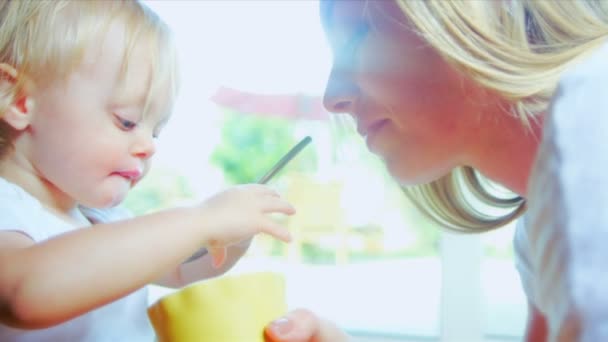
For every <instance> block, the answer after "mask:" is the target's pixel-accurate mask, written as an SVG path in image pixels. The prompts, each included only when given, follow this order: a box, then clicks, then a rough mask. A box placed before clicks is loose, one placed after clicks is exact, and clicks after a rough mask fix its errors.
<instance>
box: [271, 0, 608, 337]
mask: <svg viewBox="0 0 608 342" xmlns="http://www.w3.org/2000/svg"><path fill="white" fill-rule="evenodd" d="M321 16H322V22H323V25H324V28H325V31H326V34H327V37H328V40H329V42H330V45H331V46H332V49H333V52H334V64H333V69H332V72H331V75H330V78H329V81H328V84H327V89H326V93H325V106H326V108H327V109H328V110H329V111H330V112H334V113H345V112H346V113H350V114H351V115H352V116H353V117H354V118H355V120H356V122H357V130H358V132H359V133H360V134H361V135H363V136H364V137H365V139H366V141H367V146H368V147H369V149H370V150H371V151H372V152H374V153H375V154H377V155H379V156H380V157H381V158H382V159H383V160H384V162H385V164H386V165H387V168H388V170H389V171H390V173H391V174H392V175H393V176H394V177H395V178H396V179H397V180H398V181H400V183H401V184H402V185H404V186H405V191H406V193H407V194H408V196H410V197H411V198H412V199H413V200H414V203H416V204H417V205H418V207H419V208H420V209H422V210H423V211H424V212H425V213H427V214H428V215H429V216H430V217H431V218H433V219H435V220H436V221H438V222H439V223H440V224H442V225H444V226H446V227H449V228H451V229H455V230H459V231H465V232H483V231H487V230H490V229H495V228H498V227H501V226H503V225H505V224H506V223H508V222H510V221H512V220H513V219H515V218H517V217H519V216H520V215H521V214H522V213H523V212H524V211H526V209H529V210H528V213H527V214H526V216H525V220H523V221H520V224H519V225H518V227H517V233H516V236H515V240H514V241H515V250H516V261H517V266H518V270H519V271H520V274H521V278H522V283H523V284H524V288H525V290H526V294H527V296H528V298H529V302H530V316H529V324H528V329H527V332H526V339H527V340H528V341H544V340H547V339H550V340H561V341H572V340H575V339H585V340H590V341H591V340H594V341H598V340H604V339H602V338H601V337H602V336H604V335H603V334H606V333H604V332H602V329H601V327H600V325H597V324H596V325H595V326H593V325H589V324H587V323H585V322H590V320H586V319H587V318H589V317H592V316H593V315H595V316H594V317H600V316H599V315H601V314H603V312H601V311H602V310H603V309H602V307H608V305H596V306H597V307H596V308H595V309H594V310H595V311H593V310H591V311H589V310H587V307H590V306H583V305H581V304H582V301H583V300H588V297H584V296H583V297H581V296H580V295H577V294H576V293H589V292H585V291H586V290H593V289H594V288H590V287H589V286H591V285H589V283H584V282H583V281H580V280H581V279H583V278H581V277H573V275H574V274H578V273H576V272H578V270H581V269H582V268H585V267H587V266H586V265H597V264H598V263H581V262H575V261H576V260H579V259H580V260H583V259H581V258H578V259H577V258H575V257H576V256H578V255H580V253H579V251H580V250H583V249H584V248H583V249H581V248H579V249H573V246H574V245H575V244H574V243H573V242H572V241H574V240H575V239H570V240H568V239H566V237H569V238H570V237H572V236H573V234H571V233H572V232H573V230H572V228H571V226H569V225H567V224H564V222H571V221H568V220H565V219H564V215H565V214H564V213H566V212H568V210H571V205H575V204H576V201H575V200H574V199H573V198H574V197H568V195H569V194H573V193H574V192H576V191H578V190H580V189H581V187H577V186H576V182H570V183H567V182H565V180H567V179H566V178H567V177H570V176H566V174H570V173H568V172H564V170H566V169H567V168H568V165H579V164H577V163H578V162H587V161H588V160H587V159H584V158H583V157H584V156H586V155H588V154H587V153H582V154H581V153H578V152H577V151H576V150H572V149H570V150H569V149H567V148H564V146H569V145H570V146H574V147H579V146H581V145H578V144H577V141H576V140H575V139H574V140H573V138H572V134H568V132H571V133H572V131H574V130H575V128H573V127H577V128H576V129H584V130H585V131H586V132H588V133H589V136H590V137H596V138H597V137H598V135H597V134H596V133H601V127H604V126H597V125H594V122H596V121H597V119H601V120H604V119H603V117H604V116H605V115H596V117H594V116H593V115H591V117H590V118H589V120H582V121H581V124H580V125H578V126H576V125H566V126H564V124H565V123H568V122H569V121H568V118H573V117H575V118H576V117H578V116H579V114H580V115H586V114H587V113H574V112H573V111H576V110H579V108H581V104H589V103H593V101H598V102H601V101H604V100H603V97H606V96H603V97H602V96H601V94H599V92H598V91H595V92H590V91H587V90H589V89H596V90H597V89H600V88H601V86H602V85H603V83H604V82H603V81H602V77H600V76H604V78H603V80H605V79H607V78H606V77H608V72H606V70H604V69H606V68H607V67H605V64H607V63H608V51H606V49H601V47H602V45H603V42H604V41H605V39H606V38H607V37H608V4H607V3H606V2H602V1H593V0H588V1H585V0H579V1H526V0H513V1H446V0H426V1H419V0H394V1H333V0H329V1H322V2H321ZM598 54H599V57H598V56H597V55H598ZM589 56H592V57H589ZM589 60H595V62H589ZM604 60H605V61H606V62H602V61H604ZM589 63H591V64H593V65H594V67H593V68H588V67H581V65H582V66H586V65H589ZM566 70H567V72H566V74H565V76H563V75H564V71H566ZM602 72H603V74H602ZM560 79H561V82H560ZM589 80H591V81H589ZM558 84H559V86H560V89H561V91H560V92H559V94H560V96H554V95H555V94H556V89H557V88H558ZM550 103H552V106H551V107H550V106H549V104H550ZM550 108H552V109H550ZM603 108H608V104H606V105H605V106H601V105H600V106H592V107H590V109H591V110H590V112H591V113H592V114H594V115H595V114H598V113H597V111H598V110H599V111H601V110H604V111H605V109H603ZM558 113H559V114H560V115H556V114H558ZM587 116H589V115H587ZM587 116H586V117H587ZM594 120H596V121H594ZM606 127H607V129H608V126H606ZM562 128H565V129H564V130H562ZM558 131H559V132H560V133H559V134H558V133H557V132H558ZM579 133H580V131H579ZM566 138H568V139H570V143H569V144H568V141H566V144H563V143H564V139H566ZM572 143H574V144H572ZM603 145H604V144H590V145H589V146H593V147H594V148H596V150H597V151H596V150H594V151H596V152H597V153H600V154H603V153H604V152H608V151H605V150H602V148H604V147H603ZM596 146H598V147H596ZM606 155H608V153H606ZM595 157H596V159H597V155H596V156H595ZM560 158H561V159H560ZM576 158H583V159H580V160H578V161H576V162H573V161H574V160H575V159H576ZM566 162H568V163H570V164H567V163H566ZM580 165H584V164H580ZM607 166H608V164H607ZM579 169H580V170H579V171H580V172H579V173H578V176H579V177H586V178H583V179H593V180H594V181H595V180H597V181H598V182H601V181H603V182H605V181H604V180H603V176H602V175H599V173H598V174H590V173H589V172H587V173H585V170H586V169H585V168H584V167H580V168H579ZM593 177H596V178H597V179H596V178H593ZM493 184H499V185H501V186H503V187H505V188H507V189H508V190H510V191H511V192H512V194H513V195H511V196H509V195H504V192H503V194H502V195H501V194H500V192H496V191H492V189H493V188H496V187H495V186H494V187H493V186H492V185H493ZM564 184H566V185H567V184H571V185H572V184H573V185H574V186H570V187H568V186H566V185H564ZM601 184H604V183H601ZM566 188H567V189H566ZM572 189H574V190H576V191H574V190H573V191H570V190H572ZM566 190H568V191H566ZM589 190H591V191H592V192H595V193H598V195H597V196H594V198H597V199H598V201H596V202H594V203H595V205H596V206H599V208H601V205H602V204H603V203H605V204H607V205H608V200H607V199H605V198H604V196H603V195H602V192H601V191H597V189H595V190H594V189H592V188H589ZM600 190H602V189H601V188H600ZM606 190H608V189H606ZM579 192H580V191H579ZM482 204H483V205H482ZM482 207H483V208H488V207H490V208H492V209H494V210H485V212H484V210H482V209H480V208H482ZM571 216H572V217H574V216H576V215H571ZM600 221H601V220H600V219H599V218H597V220H596V221H595V223H596V224H595V225H593V224H592V226H594V227H595V226H597V227H600V228H602V229H603V227H604V226H602V224H601V223H602V222H603V221H601V222H600ZM606 221H607V222H606V223H607V225H606V226H608V219H606ZM523 223H525V225H524V224H523ZM600 228H598V229H600ZM602 233H605V232H603V231H602ZM581 239H582V240H580V241H579V240H577V242H576V243H579V245H580V243H582V244H583V245H585V244H586V245H590V244H593V243H594V242H593V241H592V240H590V238H589V235H588V234H587V235H581ZM585 239H586V240H585ZM577 253H578V254H577ZM566 256H569V257H570V258H567V257H566ZM575 259H576V260H575ZM581 265H583V266H581ZM581 267H582V268H581ZM539 270H542V272H539ZM396 271H398V270H396ZM585 271H590V272H591V271H592V272H596V273H594V274H596V275H597V274H599V275H604V273H606V272H604V271H603V269H602V268H601V267H596V268H592V267H591V266H589V267H587V269H585ZM602 272H603V273H602ZM585 286H587V287H585ZM573 289H577V291H578V290H581V291H582V292H580V291H578V292H577V291H574V290H573ZM596 290H597V289H596ZM602 292H603V291H599V292H597V291H596V292H594V294H596V296H595V297H594V298H595V299H597V300H598V303H600V304H605V302H602V300H604V298H603V294H602ZM267 335H268V337H269V339H270V340H273V341H291V342H295V341H307V342H311V341H315V342H330V341H331V342H338V341H345V340H347V337H346V335H345V334H344V333H342V332H341V331H340V330H339V329H338V328H337V327H336V326H335V325H333V324H332V323H331V322H328V321H325V320H322V319H319V318H318V317H317V316H315V315H314V314H313V313H311V312H309V311H306V310H297V311H294V312H292V313H290V314H288V315H287V316H286V317H284V318H281V319H279V320H277V321H275V322H274V323H273V324H271V325H270V326H269V327H268V329H267ZM604 337H606V338H608V337H607V336H604Z"/></svg>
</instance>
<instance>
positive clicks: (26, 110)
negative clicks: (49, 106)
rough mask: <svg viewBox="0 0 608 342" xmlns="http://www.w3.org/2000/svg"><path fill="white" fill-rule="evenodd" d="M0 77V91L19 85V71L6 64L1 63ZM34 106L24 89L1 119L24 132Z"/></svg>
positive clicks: (8, 105)
mask: <svg viewBox="0 0 608 342" xmlns="http://www.w3.org/2000/svg"><path fill="white" fill-rule="evenodd" d="M0 75H1V76H0V89H10V87H13V86H15V84H16V83H17V70H16V69H15V68H13V67H12V66H10V65H8V64H6V63H0ZM32 104H33V103H32V100H31V98H30V96H29V95H28V93H27V89H26V88H25V87H23V88H22V90H21V92H20V93H19V94H18V95H17V96H16V97H15V99H14V100H13V101H12V103H8V104H7V107H6V109H5V112H4V113H3V114H2V115H1V118H2V120H4V122H6V123H7V124H8V125H10V126H11V127H13V129H15V130H18V131H22V130H24V129H26V128H27V127H28V126H29V124H30V120H31V116H32V115H31V113H32V107H33V106H32Z"/></svg>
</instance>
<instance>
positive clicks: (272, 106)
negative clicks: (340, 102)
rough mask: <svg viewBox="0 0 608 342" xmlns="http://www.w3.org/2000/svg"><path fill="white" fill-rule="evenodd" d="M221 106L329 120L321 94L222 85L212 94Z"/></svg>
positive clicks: (245, 111)
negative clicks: (252, 90) (263, 91)
mask: <svg viewBox="0 0 608 342" xmlns="http://www.w3.org/2000/svg"><path fill="white" fill-rule="evenodd" d="M211 101H213V102H214V103H216V104H217V105H219V106H222V107H226V108H230V109H233V110H236V111H238V112H242V113H255V114H259V115H268V116H274V117H281V118H288V119H305V120H328V119H329V114H328V112H327V111H326V110H325V108H324V107H323V100H322V99H321V97H319V96H309V95H304V94H272V95H268V94H255V93H250V92H244V91H240V90H236V89H232V88H227V87H220V88H218V90H217V91H216V92H215V94H214V95H213V96H211Z"/></svg>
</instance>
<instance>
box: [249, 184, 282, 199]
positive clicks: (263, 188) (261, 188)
mask: <svg viewBox="0 0 608 342" xmlns="http://www.w3.org/2000/svg"><path fill="white" fill-rule="evenodd" d="M245 186H246V187H247V188H250V189H252V190H253V191H255V192H257V193H259V194H262V195H267V196H272V197H279V193H278V192H277V191H276V190H275V189H273V188H271V187H270V186H268V185H265V184H247V185H245Z"/></svg>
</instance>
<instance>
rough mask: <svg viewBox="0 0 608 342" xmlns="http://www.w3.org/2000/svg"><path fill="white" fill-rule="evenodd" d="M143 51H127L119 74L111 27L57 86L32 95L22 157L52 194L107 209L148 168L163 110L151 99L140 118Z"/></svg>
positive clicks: (145, 77) (145, 71)
mask: <svg viewBox="0 0 608 342" xmlns="http://www.w3.org/2000/svg"><path fill="white" fill-rule="evenodd" d="M145 47H147V44H145V43H142V44H139V45H138V46H137V47H135V49H134V50H133V51H132V53H131V55H130V61H131V62H130V63H129V68H128V72H127V74H126V75H121V68H122V65H123V53H124V48H125V37H124V30H123V29H122V27H121V26H120V25H118V24H115V25H114V26H112V27H111V29H110V30H109V31H108V33H107V35H106V37H105V39H104V40H103V41H102V42H101V44H92V45H91V47H90V48H89V49H88V50H87V52H86V54H85V60H84V63H83V64H82V65H81V66H80V67H78V68H77V69H76V70H75V71H74V72H73V73H72V74H71V75H70V76H69V77H68V78H67V80H66V81H65V82H61V83H54V84H49V85H47V86H44V87H42V88H39V89H37V90H35V92H34V93H33V94H32V99H33V100H34V103H35V114H34V116H33V119H32V122H31V126H30V128H31V129H30V130H28V132H27V134H29V137H28V144H29V158H30V160H31V162H32V164H33V166H34V168H35V169H36V172H37V173H38V176H39V177H42V178H43V179H44V180H45V181H46V182H47V184H48V186H49V188H50V189H51V190H52V191H56V192H57V193H58V194H61V195H62V196H67V198H68V200H70V199H71V200H74V201H75V202H77V203H79V204H83V205H86V206H91V207H107V206H113V205H116V204H118V203H120V202H121V201H122V200H123V199H124V197H125V196H126V194H127V192H128V191H129V190H130V189H131V188H132V187H133V186H134V185H135V184H136V183H137V182H138V181H139V180H140V179H141V177H142V176H143V175H144V174H145V173H146V171H147V170H148V167H149V162H150V158H151V157H152V155H153V154H154V151H155V138H156V137H157V136H158V134H159V133H160V130H161V129H162V127H163V125H164V124H165V122H166V121H167V120H168V118H169V114H170V109H171V108H170V107H171V104H170V103H169V101H168V99H166V98H162V97H157V96H154V94H152V97H153V100H152V101H151V103H150V106H149V108H148V109H147V112H146V113H145V115H144V113H143V111H144V105H145V101H146V96H147V93H148V90H149V86H150V82H151V76H152V75H151V70H152V68H151V60H150V58H149V57H148V56H149V52H148V51H147V50H146V49H145ZM121 76H123V77H121ZM167 93H168V92H166V93H165V94H167Z"/></svg>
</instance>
